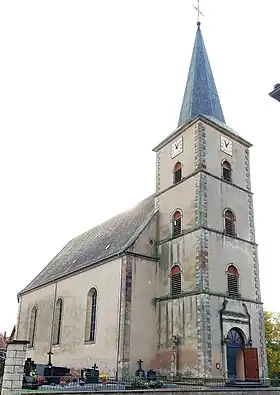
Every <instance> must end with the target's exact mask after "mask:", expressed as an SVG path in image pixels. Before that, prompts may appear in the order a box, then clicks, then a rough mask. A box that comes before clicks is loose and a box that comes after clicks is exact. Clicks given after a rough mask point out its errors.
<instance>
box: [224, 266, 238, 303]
mask: <svg viewBox="0 0 280 395" xmlns="http://www.w3.org/2000/svg"><path fill="white" fill-rule="evenodd" d="M227 292H228V295H229V296H231V297H232V298H238V297H239V296H240V294H239V273H238V270H237V269H236V267H235V266H234V265H230V266H229V267H228V269H227Z"/></svg>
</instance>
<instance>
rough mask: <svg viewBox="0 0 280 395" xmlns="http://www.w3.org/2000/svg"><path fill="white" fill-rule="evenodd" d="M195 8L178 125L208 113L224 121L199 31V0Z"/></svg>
mask: <svg viewBox="0 0 280 395" xmlns="http://www.w3.org/2000/svg"><path fill="white" fill-rule="evenodd" d="M195 9H196V10H197V11H198V22H197V32H196V37H195V43H194V48H193V53H192V59H191V64H190V68H189V75H188V79H187V85H186V88H185V93H184V98H183V103H182V107H181V113H180V118H179V123H178V127H179V126H181V125H183V124H184V123H185V122H187V121H188V120H189V119H190V118H193V117H195V116H198V115H208V116H211V117H213V118H215V119H216V120H218V121H221V122H223V123H225V118H224V114H223V110H222V107H221V103H220V99H219V96H218V92H217V88H216V84H215V80H214V76H213V73H212V70H211V66H210V62H209V59H208V55H207V51H206V48H205V45H204V41H203V37H202V33H201V28H200V20H199V16H200V15H201V12H200V9H199V0H198V6H197V7H195Z"/></svg>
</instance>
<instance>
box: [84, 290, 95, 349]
mask: <svg viewBox="0 0 280 395" xmlns="http://www.w3.org/2000/svg"><path fill="white" fill-rule="evenodd" d="M96 307H97V290H96V289H95V288H91V290H90V291H89V293H88V296H87V311H86V335H85V340H86V341H87V342H95V333H96Z"/></svg>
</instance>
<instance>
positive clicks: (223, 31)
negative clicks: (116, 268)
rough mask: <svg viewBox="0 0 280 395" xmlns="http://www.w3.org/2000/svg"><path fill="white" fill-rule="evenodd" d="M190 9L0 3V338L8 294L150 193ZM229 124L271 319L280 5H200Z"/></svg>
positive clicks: (160, 1) (179, 74) (275, 0)
mask: <svg viewBox="0 0 280 395" xmlns="http://www.w3.org/2000/svg"><path fill="white" fill-rule="evenodd" d="M194 1H195V0H118V1H116V0H83V1H71V0H67V1H66V0H65V1H64V0H59V1H58V0H55V1H54V0H48V1H45V0H40V1H38V0H35V1H28V0H25V1H22V0H17V1H16V0H14V1H10V0H1V1H0V37H1V39H0V130H1V135H0V136H1V144H0V150H1V155H0V166H1V170H2V171H1V191H2V192H1V195H0V196H1V204H0V210H1V226H0V231H1V244H0V247H1V286H0V331H4V330H8V331H10V330H11V329H12V327H13V325H14V324H15V323H16V318H17V298H16V295H17V292H18V291H20V290H21V289H22V288H23V287H25V286H26V285H27V284H28V283H29V282H30V281H31V280H32V279H33V277H35V276H36V275H37V274H38V272H39V271H40V270H41V269H42V268H43V267H44V266H45V265H46V264H47V263H48V262H49V261H50V260H51V259H52V258H53V256H54V255H56V254H57V253H58V251H59V250H60V249H61V248H62V247H63V246H64V245H65V244H66V243H67V242H68V241H69V240H70V239H71V238H73V237H75V236H76V235H78V234H79V233H82V232H84V231H85V230H87V229H89V228H92V227H94V226H95V225H97V224H98V223H100V222H102V221H103V220H106V219H107V218H109V217H110V216H113V215H114V214H116V213H118V212H120V211H123V210H125V209H127V208H130V207H131V206H133V205H134V204H136V203H137V202H138V201H140V200H141V199H143V198H144V197H146V196H147V195H149V194H151V193H153V192H154V190H155V154H154V153H153V152H152V148H153V147H154V146H155V145H156V144H157V143H158V142H159V141H161V140H162V139H163V138H164V137H166V136H167V135H168V134H169V133H171V132H172V131H173V130H174V129H175V128H176V125H177V121H178V116H179V112H180V106H181V101H182V96H183V91H184V87H185V82H186V78H187V74H188V68H189V62H190V57H191V52H192V48H193V43H194V37H195V33H196V14H195V11H194V9H193V8H192V4H194ZM201 9H202V12H203V13H204V15H205V16H204V17H203V18H202V26H201V27H202V32H203V36H204V40H205V43H206V47H207V51H208V55H209V58H210V62H211V66H212V69H213V72H214V76H215V79H216V85H217V88H218V91H219V94H220V99H221V103H222V106H223V110H224V114H225V117H226V121H227V123H228V125H229V126H230V127H232V128H233V129H235V130H236V132H237V133H239V134H240V135H241V136H242V137H244V138H245V139H248V140H249V141H250V142H252V143H253V144H254V147H253V148H252V149H251V162H252V163H251V171H252V188H253V191H254V193H255V197H254V206H255V221H256V233H257V242H258V243H259V244H260V248H259V258H260V268H261V284H262V294H263V301H264V303H265V307H266V308H267V309H272V310H277V309H278V308H279V307H278V305H279V304H278V297H277V294H276V297H275V296H274V295H275V293H277V291H278V290H279V280H278V276H279V274H280V269H279V265H280V263H279V257H278V250H277V248H276V247H277V245H279V240H278V232H279V230H278V225H279V221H280V210H279V208H278V202H279V196H280V195H279V194H278V192H277V191H278V190H279V187H280V186H279V182H278V177H279V174H278V172H277V160H278V157H279V143H280V138H279V133H280V128H279V114H280V103H278V102H276V101H274V100H273V99H271V98H270V97H269V96H268V92H269V91H270V90H272V88H273V86H274V84H275V83H276V82H278V81H280V51H279V14H280V2H279V0H267V1H266V2H265V3H264V2H260V1H259V2H256V1H253V0H246V2H244V1H242V0H234V1H233V0H226V1H225V0H211V1H209V0H207V1H206V0H201Z"/></svg>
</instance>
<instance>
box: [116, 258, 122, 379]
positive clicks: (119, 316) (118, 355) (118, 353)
mask: <svg viewBox="0 0 280 395" xmlns="http://www.w3.org/2000/svg"><path fill="white" fill-rule="evenodd" d="M119 259H120V296H119V311H118V333H117V336H118V338H117V368H116V379H117V380H118V378H119V362H120V361H119V359H120V333H121V306H122V257H120V258H119Z"/></svg>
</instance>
